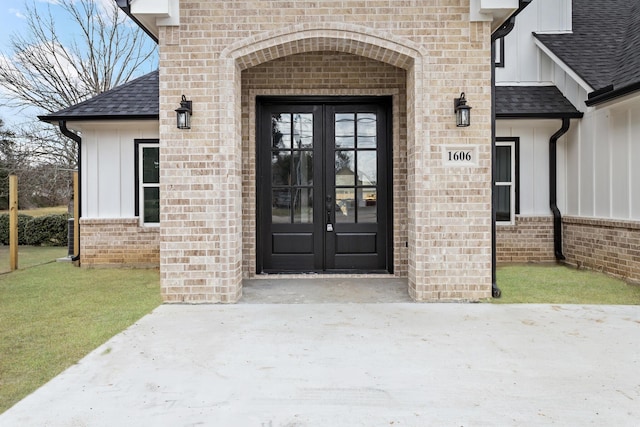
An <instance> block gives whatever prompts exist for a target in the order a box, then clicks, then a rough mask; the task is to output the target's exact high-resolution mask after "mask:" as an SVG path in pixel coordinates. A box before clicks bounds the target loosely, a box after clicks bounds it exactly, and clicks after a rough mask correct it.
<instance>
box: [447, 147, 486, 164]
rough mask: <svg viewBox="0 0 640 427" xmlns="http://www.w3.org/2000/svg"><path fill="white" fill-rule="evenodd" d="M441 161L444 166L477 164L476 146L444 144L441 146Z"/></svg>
mask: <svg viewBox="0 0 640 427" xmlns="http://www.w3.org/2000/svg"><path fill="white" fill-rule="evenodd" d="M442 163H443V165H444V166H446V167H465V166H478V146H477V145H447V146H444V147H443V148H442Z"/></svg>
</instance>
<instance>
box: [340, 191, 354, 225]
mask: <svg viewBox="0 0 640 427" xmlns="http://www.w3.org/2000/svg"><path fill="white" fill-rule="evenodd" d="M335 200H336V206H335V209H336V223H345V222H348V223H355V222H356V203H355V192H354V189H353V188H336V199H335Z"/></svg>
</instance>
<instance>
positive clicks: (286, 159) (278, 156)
mask: <svg viewBox="0 0 640 427" xmlns="http://www.w3.org/2000/svg"><path fill="white" fill-rule="evenodd" d="M271 183H272V184H273V185H288V184H290V183H291V152H290V151H276V152H273V153H271Z"/></svg>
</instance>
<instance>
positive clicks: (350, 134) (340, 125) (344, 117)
mask: <svg viewBox="0 0 640 427" xmlns="http://www.w3.org/2000/svg"><path fill="white" fill-rule="evenodd" d="M335 132H336V148H353V147H354V146H355V133H356V128H355V114H353V113H348V114H336V130H335Z"/></svg>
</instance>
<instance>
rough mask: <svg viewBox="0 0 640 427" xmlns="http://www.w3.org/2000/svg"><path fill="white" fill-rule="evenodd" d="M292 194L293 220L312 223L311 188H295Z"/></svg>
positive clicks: (297, 222)
mask: <svg viewBox="0 0 640 427" xmlns="http://www.w3.org/2000/svg"><path fill="white" fill-rule="evenodd" d="M293 196H294V197H293V222H294V223H296V224H311V223H313V189H312V188H296V189H294V190H293Z"/></svg>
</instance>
